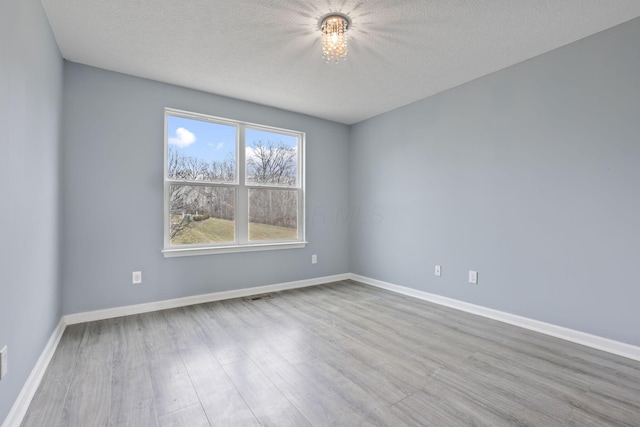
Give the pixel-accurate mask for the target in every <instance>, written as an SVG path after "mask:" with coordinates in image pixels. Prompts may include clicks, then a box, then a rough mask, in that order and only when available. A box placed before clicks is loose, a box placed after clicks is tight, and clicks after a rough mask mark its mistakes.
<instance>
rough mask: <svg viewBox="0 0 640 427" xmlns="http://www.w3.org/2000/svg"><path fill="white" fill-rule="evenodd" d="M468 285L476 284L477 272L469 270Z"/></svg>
mask: <svg viewBox="0 0 640 427" xmlns="http://www.w3.org/2000/svg"><path fill="white" fill-rule="evenodd" d="M469 283H473V284H474V285H477V284H478V272H477V271H473V270H469Z"/></svg>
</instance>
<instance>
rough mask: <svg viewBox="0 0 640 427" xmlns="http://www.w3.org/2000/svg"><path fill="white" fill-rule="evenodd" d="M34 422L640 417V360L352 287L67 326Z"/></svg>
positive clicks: (552, 422) (459, 422)
mask: <svg viewBox="0 0 640 427" xmlns="http://www.w3.org/2000/svg"><path fill="white" fill-rule="evenodd" d="M22 425H23V426H45V425H46V426H52V427H56V426H83V427H92V426H136V427H138V426H150V427H160V426H162V427H164V426H209V425H211V426H218V425H221V426H259V425H274V426H305V425H314V426H325V425H334V426H355V425H371V426H402V425H407V426H415V425H433V426H464V425H478V426H503V425H504V426H507V425H509V426H510V425H531V426H545V427H546V426H608V425H611V426H635V427H637V426H640V362H636V361H633V360H629V359H625V358H623V357H619V356H615V355H611V354H608V353H605V352H601V351H598V350H595V349H592V348H587V347H583V346H580V345H577V344H572V343H569V342H566V341H563V340H560V339H557V338H553V337H549V336H545V335H542V334H539V333H536V332H533V331H529V330H524V329H521V328H517V327H514V326H511V325H506V324H503V323H500V322H497V321H494V320H490V319H485V318H481V317H478V316H475V315H472V314H469V313H464V312H459V311H456V310H453V309H450V308H447V307H442V306H438V305H434V304H431V303H428V302H425V301H421V300H418V299H413V298H410V297H407V296H403V295H399V294H394V293H391V292H388V291H384V290H381V289H377V288H372V287H369V286H364V285H361V284H358V283H356V282H352V281H344V282H336V283H331V284H326V285H320V286H314V287H310V288H305V289H297V290H291V291H284V292H278V293H274V294H273V298H271V299H262V300H257V301H250V300H248V299H235V300H227V301H220V302H214V303H208V304H200V305H195V306H190V307H183V308H177V309H172V310H165V311H160V312H154V313H146V314H140V315H135V316H128V317H122V318H118V319H108V320H102V321H97V322H90V323H87V324H82V325H73V326H69V327H68V328H67V329H66V330H65V333H64V335H63V337H62V339H61V341H60V344H59V346H58V349H57V350H56V353H55V354H54V357H53V359H52V362H51V364H50V366H49V368H48V370H47V372H46V373H45V375H44V378H43V381H42V383H41V384H40V387H39V389H38V391H37V392H36V395H35V397H34V399H33V401H32V403H31V406H30V408H29V410H28V412H27V414H26V416H25V419H24V421H23V424H22Z"/></svg>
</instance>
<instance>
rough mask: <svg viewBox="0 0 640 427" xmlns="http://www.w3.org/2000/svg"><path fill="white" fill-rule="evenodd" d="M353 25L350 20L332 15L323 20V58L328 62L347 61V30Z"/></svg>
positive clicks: (321, 27) (339, 15)
mask: <svg viewBox="0 0 640 427" xmlns="http://www.w3.org/2000/svg"><path fill="white" fill-rule="evenodd" d="M349 24H351V22H350V20H349V18H347V17H346V16H345V15H342V14H336V13H332V14H330V15H328V16H326V17H324V18H323V19H322V20H321V23H320V30H321V31H322V57H323V58H324V59H326V60H327V62H331V61H335V62H338V61H340V60H345V59H347V30H348V29H349Z"/></svg>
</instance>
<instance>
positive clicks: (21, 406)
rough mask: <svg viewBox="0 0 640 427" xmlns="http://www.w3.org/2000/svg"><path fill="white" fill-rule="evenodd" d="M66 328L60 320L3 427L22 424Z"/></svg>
mask: <svg viewBox="0 0 640 427" xmlns="http://www.w3.org/2000/svg"><path fill="white" fill-rule="evenodd" d="M65 327H66V325H65V323H64V322H63V321H62V319H60V322H58V326H56V328H55V329H54V330H53V333H52V334H51V337H49V341H47V345H45V347H44V349H43V350H42V354H40V357H39V358H38V361H37V362H36V364H35V366H34V367H33V369H32V370H31V374H29V377H28V378H27V381H26V382H25V383H24V385H23V386H22V390H21V391H20V394H19V395H18V398H17V399H16V401H15V402H14V403H13V407H12V408H11V410H10V411H9V415H7V418H6V419H5V420H4V422H3V423H2V427H14V426H15V427H18V426H19V425H20V424H21V423H22V420H23V418H24V416H25V415H26V413H27V410H28V409H29V405H30V404H31V400H32V399H33V396H34V395H35V394H36V391H37V390H38V387H39V386H40V382H41V381H42V377H44V373H45V372H46V371H47V367H48V366H49V362H51V359H52V358H53V354H54V353H55V351H56V348H57V347H58V343H59V342H60V338H62V333H63V332H64V329H65Z"/></svg>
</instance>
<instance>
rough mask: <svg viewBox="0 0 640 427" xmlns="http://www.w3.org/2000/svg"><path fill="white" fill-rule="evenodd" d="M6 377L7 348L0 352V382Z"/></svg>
mask: <svg viewBox="0 0 640 427" xmlns="http://www.w3.org/2000/svg"><path fill="white" fill-rule="evenodd" d="M5 375H7V346H6V345H5V346H4V348H3V349H2V350H0V380H1V379H3V378H4V376H5Z"/></svg>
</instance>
